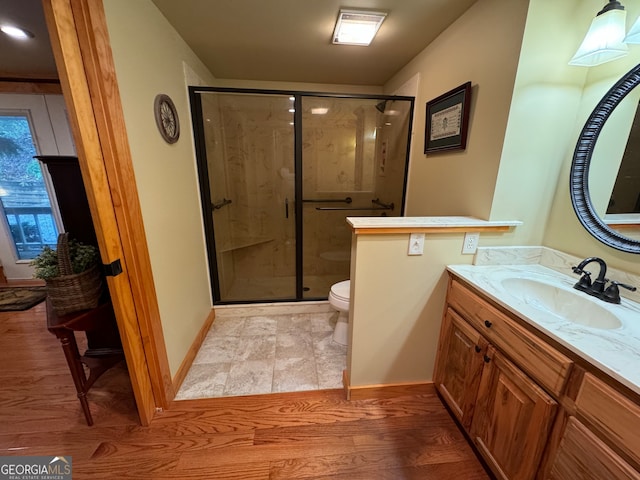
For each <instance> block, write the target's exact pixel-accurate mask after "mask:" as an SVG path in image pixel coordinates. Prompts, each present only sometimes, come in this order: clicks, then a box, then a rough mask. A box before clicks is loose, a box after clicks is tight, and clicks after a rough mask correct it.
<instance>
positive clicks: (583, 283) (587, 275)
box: [573, 267, 591, 291]
mask: <svg viewBox="0 0 640 480" xmlns="http://www.w3.org/2000/svg"><path fill="white" fill-rule="evenodd" d="M573 271H574V272H575V273H577V274H582V277H580V280H578V283H576V284H575V285H574V286H573V287H574V288H575V289H577V290H582V291H586V290H588V289H590V288H591V272H587V271H585V270H581V269H579V268H577V267H573Z"/></svg>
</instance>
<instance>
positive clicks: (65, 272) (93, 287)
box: [46, 233, 103, 315]
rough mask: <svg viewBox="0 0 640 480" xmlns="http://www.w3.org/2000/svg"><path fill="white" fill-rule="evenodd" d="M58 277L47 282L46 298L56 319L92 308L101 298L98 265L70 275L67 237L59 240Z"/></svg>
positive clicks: (59, 237) (71, 271) (100, 280)
mask: <svg viewBox="0 0 640 480" xmlns="http://www.w3.org/2000/svg"><path fill="white" fill-rule="evenodd" d="M57 254H58V270H59V271H60V275H59V276H58V277H54V278H49V279H47V280H46V283H47V294H48V296H49V299H50V300H51V306H52V307H53V309H54V310H55V311H56V314H58V315H66V314H68V313H72V312H77V311H79V310H86V309H90V308H95V307H97V306H98V304H99V302H100V297H101V296H102V289H103V282H102V274H101V272H100V268H99V266H98V264H96V265H94V266H93V267H91V268H90V269H88V270H85V271H84V272H81V273H73V269H72V267H71V258H70V256H69V234H68V233H61V234H60V235H59V236H58V249H57Z"/></svg>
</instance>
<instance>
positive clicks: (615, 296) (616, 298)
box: [602, 280, 637, 303]
mask: <svg viewBox="0 0 640 480" xmlns="http://www.w3.org/2000/svg"><path fill="white" fill-rule="evenodd" d="M619 286H620V287H622V288H626V289H627V290H630V291H632V292H635V291H636V290H637V289H636V287H634V286H633V285H627V284H626V283H620V282H616V281H615V280H612V281H611V283H610V284H609V286H608V287H607V289H606V290H605V291H604V292H603V293H602V300H604V301H605V302H609V303H620V290H619V288H618V287H619Z"/></svg>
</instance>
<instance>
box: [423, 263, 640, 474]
mask: <svg viewBox="0 0 640 480" xmlns="http://www.w3.org/2000/svg"><path fill="white" fill-rule="evenodd" d="M448 270H449V286H448V293H447V300H446V305H445V312H444V318H443V323H442V329H441V333H440V339H439V345H438V352H437V358H436V366H435V371H434V382H435V385H436V388H437V390H438V392H439V393H440V395H441V397H442V399H443V400H444V402H445V403H446V404H447V405H448V407H449V409H450V411H451V412H452V414H453V415H454V417H456V418H457V420H458V422H459V424H460V425H461V427H462V428H463V430H464V431H465V433H466V434H467V436H468V438H469V439H470V441H471V442H472V443H473V444H474V445H475V447H476V448H477V450H478V452H479V453H480V454H481V456H482V457H483V458H484V460H485V461H486V463H487V465H488V466H489V468H490V469H491V470H492V471H493V472H494V474H495V475H496V477H497V478H500V479H510V480H516V479H518V480H524V479H555V480H560V479H563V480H574V479H575V480H578V479H579V480H596V479H597V480H600V479H607V480H609V479H640V381H638V375H640V373H639V371H640V348H639V345H640V335H638V334H639V333H640V308H639V309H637V310H636V308H638V306H637V304H635V303H634V302H629V301H627V300H624V301H623V305H620V306H608V305H605V306H603V307H600V306H599V305H597V304H592V303H589V302H597V301H598V300H588V299H587V298H586V297H587V296H586V295H584V294H582V293H580V292H576V294H575V296H574V294H573V292H571V284H570V282H571V281H575V280H574V279H572V278H571V277H567V276H563V275H561V274H557V272H554V271H551V270H550V269H546V268H544V267H540V266H537V265H536V266H531V267H529V266H528V267H526V268H522V269H521V270H518V268H515V267H502V266H496V267H476V266H468V265H465V266H453V267H449V268H448ZM528 270H533V271H534V275H533V280H531V279H529V280H528V281H530V282H533V283H531V286H532V287H533V288H532V290H535V286H536V285H537V284H536V283H535V282H538V284H540V285H543V287H540V292H537V293H536V292H533V293H532V294H531V296H527V292H526V286H527V284H526V282H525V283H524V285H525V287H522V281H521V280H523V279H525V280H526V279H527V276H528V273H527V271H528ZM505 272H506V273H505ZM496 275H497V276H496ZM563 277H564V278H563ZM510 279H515V280H514V281H510ZM545 282H546V283H545ZM554 282H555V283H554ZM544 284H546V285H551V287H545V286H544ZM518 289H520V290H518ZM523 290H524V291H525V293H523ZM514 291H515V293H514ZM549 292H551V294H550V296H549V297H548V298H547V299H546V300H549V302H551V301H555V300H556V299H557V298H560V302H559V303H558V304H557V305H556V306H554V305H551V304H550V303H549V302H547V303H545V302H546V300H545V299H544V298H542V300H540V298H539V297H544V295H547V294H549ZM536 295H538V297H536ZM563 295H566V298H565V297H563ZM581 295H584V297H585V298H582V297H581ZM574 298H575V299H577V302H578V303H576V305H575V307H576V309H577V310H578V314H580V315H581V318H580V319H579V322H577V323H574V322H573V320H569V321H567V320H563V319H562V317H563V315H566V316H569V315H571V310H572V309H571V306H572V305H571V302H572V301H573V300H574ZM565 307H566V308H567V311H565V312H562V311H559V310H562V309H563V308H565ZM554 308H557V309H558V310H557V311H555V310H554ZM580 309H582V310H581V311H580ZM593 312H595V313H593ZM608 315H611V316H610V317H608ZM616 321H619V322H620V323H616ZM590 322H593V323H590ZM600 322H602V323H600ZM630 322H631V323H633V322H635V325H633V324H631V325H630ZM627 341H628V343H625V342H627Z"/></svg>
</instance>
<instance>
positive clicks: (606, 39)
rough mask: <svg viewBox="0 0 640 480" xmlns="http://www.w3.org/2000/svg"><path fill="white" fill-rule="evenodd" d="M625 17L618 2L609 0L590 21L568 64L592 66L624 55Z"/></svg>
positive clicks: (625, 49)
mask: <svg viewBox="0 0 640 480" xmlns="http://www.w3.org/2000/svg"><path fill="white" fill-rule="evenodd" d="M626 19H627V12H625V10H624V7H623V6H622V5H621V4H620V2H618V1H616V0H609V3H607V4H606V5H605V6H604V8H603V9H602V10H600V11H599V12H598V14H597V15H596V17H595V18H594V19H593V21H592V22H591V26H590V27H589V31H588V32H587V34H586V35H585V37H584V40H583V41H582V44H580V47H579V48H578V51H577V52H576V54H575V55H574V56H573V58H572V59H571V60H570V61H569V65H578V66H581V67H594V66H596V65H600V64H602V63H606V62H610V61H611V60H615V59H617V58H620V57H624V56H625V55H626V54H627V53H628V51H629V49H628V47H627V45H626V44H625V43H624V38H625V27H626V25H625V23H626Z"/></svg>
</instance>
